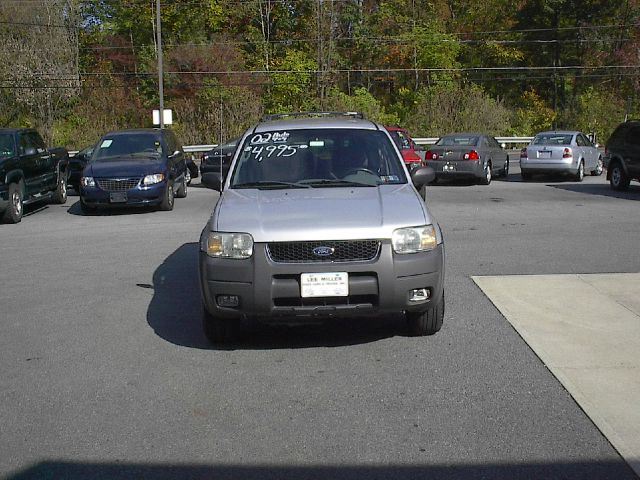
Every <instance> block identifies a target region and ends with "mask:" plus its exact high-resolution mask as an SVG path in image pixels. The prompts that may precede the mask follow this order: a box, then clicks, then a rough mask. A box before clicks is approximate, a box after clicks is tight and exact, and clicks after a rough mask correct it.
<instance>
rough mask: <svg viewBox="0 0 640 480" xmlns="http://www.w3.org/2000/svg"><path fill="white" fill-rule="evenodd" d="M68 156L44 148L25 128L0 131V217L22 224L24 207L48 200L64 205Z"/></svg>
mask: <svg viewBox="0 0 640 480" xmlns="http://www.w3.org/2000/svg"><path fill="white" fill-rule="evenodd" d="M68 158H69V156H68V153H67V151H66V150H65V149H64V148H47V147H45V144H44V141H43V140H42V137H41V136H40V134H39V133H38V132H37V131H36V130H33V129H28V128H0V217H1V218H2V220H3V221H4V222H6V223H18V222H20V221H21V220H22V215H23V213H24V206H25V205H29V204H30V203H34V202H38V201H42V200H50V201H53V202H55V203H65V202H66V201H67V166H68Z"/></svg>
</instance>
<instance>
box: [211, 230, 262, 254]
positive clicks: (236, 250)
mask: <svg viewBox="0 0 640 480" xmlns="http://www.w3.org/2000/svg"><path fill="white" fill-rule="evenodd" d="M206 248H207V250H206V252H207V255H209V256H210V257H216V258H235V259H243V258H249V257H251V255H253V237H252V236H251V235H249V234H248V233H221V232H211V233H209V237H208V238H207V245H206Z"/></svg>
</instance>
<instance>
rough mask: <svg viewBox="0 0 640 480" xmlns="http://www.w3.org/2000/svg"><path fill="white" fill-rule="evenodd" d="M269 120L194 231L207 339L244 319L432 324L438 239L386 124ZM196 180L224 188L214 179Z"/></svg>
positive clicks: (251, 134) (439, 280) (438, 277)
mask: <svg viewBox="0 0 640 480" xmlns="http://www.w3.org/2000/svg"><path fill="white" fill-rule="evenodd" d="M305 115H307V116H306V117H305V116H296V115H294V114H290V115H288V116H284V117H283V118H268V119H265V120H264V121H262V122H260V123H258V124H257V125H255V126H253V127H251V128H250V129H249V130H247V132H246V133H245V134H244V136H243V137H242V140H241V142H240V145H241V146H240V148H238V150H237V151H236V153H235V157H234V159H233V162H232V164H231V170H230V174H229V175H228V176H227V178H226V180H225V182H224V185H223V188H222V192H221V194H220V197H219V199H218V202H217V204H216V206H215V207H214V209H213V214H212V216H211V218H210V220H209V222H208V223H207V225H206V226H205V228H204V230H203V232H202V235H201V238H200V257H199V264H200V284H201V290H202V295H203V297H202V301H203V305H204V313H203V326H204V332H205V334H206V336H207V338H208V339H209V340H210V341H211V342H214V343H217V342H225V341H229V340H231V339H233V338H234V336H235V335H236V334H237V332H238V329H239V326H240V322H241V320H242V319H245V318H246V319H255V320H257V321H260V322H265V323H276V324H277V323H286V324H295V323H305V322H310V321H311V322H314V321H318V320H322V319H328V318H332V317H351V316H355V315H367V316H370V315H373V314H381V313H391V312H397V313H400V312H403V313H404V314H405V315H406V319H407V321H408V322H409V326H410V331H411V332H412V333H413V334H415V335H430V334H434V333H436V332H437V331H438V330H440V327H441V325H442V321H443V317H444V308H445V307H444V305H445V303H444V302H445V300H444V291H443V286H444V283H443V281H444V244H443V240H442V233H441V231H440V227H439V226H438V224H437V222H436V221H435V219H434V218H433V215H432V214H431V212H430V211H429V209H428V207H427V206H426V204H425V202H423V200H422V199H421V198H420V195H419V194H418V192H417V190H416V189H417V188H418V189H419V188H420V187H422V186H423V185H425V184H427V183H429V182H430V181H431V180H432V179H433V175H434V174H433V170H432V169H431V168H418V169H415V170H414V171H413V174H412V176H411V177H409V174H408V170H407V169H406V167H405V165H404V162H403V161H402V157H401V156H400V154H399V153H398V151H397V149H396V148H394V147H393V143H392V142H393V140H392V139H391V137H390V135H389V133H388V132H387V131H386V130H385V128H384V127H383V126H382V125H379V124H376V123H374V122H371V121H368V120H365V119H363V118H362V116H361V115H359V116H346V115H344V114H343V115H337V114H334V116H332V115H330V114H327V113H318V114H317V115H319V116H315V115H313V114H308V113H307V114H305ZM202 181H203V183H204V184H205V185H206V186H208V187H210V188H214V189H217V190H219V189H220V174H219V173H206V174H204V175H203V176H202Z"/></svg>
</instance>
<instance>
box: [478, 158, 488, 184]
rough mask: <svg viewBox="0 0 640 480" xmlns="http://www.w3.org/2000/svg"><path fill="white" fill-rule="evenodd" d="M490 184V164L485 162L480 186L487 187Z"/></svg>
mask: <svg viewBox="0 0 640 480" xmlns="http://www.w3.org/2000/svg"><path fill="white" fill-rule="evenodd" d="M490 183H491V162H487V164H486V165H485V167H484V176H483V177H482V178H481V179H480V184H481V185H489V184H490Z"/></svg>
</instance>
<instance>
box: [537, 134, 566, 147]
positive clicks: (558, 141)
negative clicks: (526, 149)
mask: <svg viewBox="0 0 640 480" xmlns="http://www.w3.org/2000/svg"><path fill="white" fill-rule="evenodd" d="M572 138H573V135H571V134H559V133H543V134H539V135H536V136H535V138H534V139H533V142H531V143H532V144H533V145H571V139H572Z"/></svg>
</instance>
